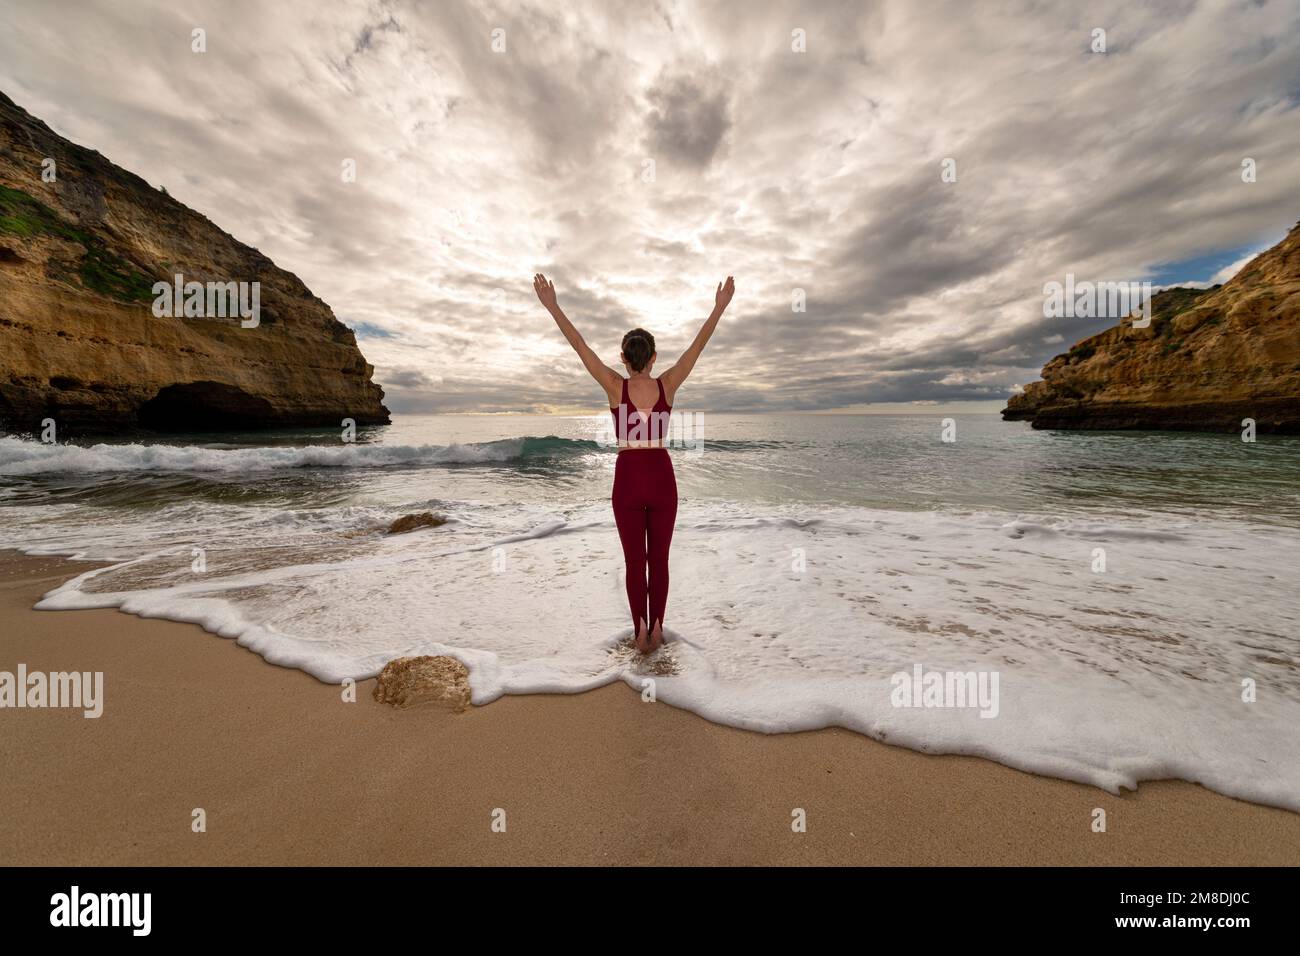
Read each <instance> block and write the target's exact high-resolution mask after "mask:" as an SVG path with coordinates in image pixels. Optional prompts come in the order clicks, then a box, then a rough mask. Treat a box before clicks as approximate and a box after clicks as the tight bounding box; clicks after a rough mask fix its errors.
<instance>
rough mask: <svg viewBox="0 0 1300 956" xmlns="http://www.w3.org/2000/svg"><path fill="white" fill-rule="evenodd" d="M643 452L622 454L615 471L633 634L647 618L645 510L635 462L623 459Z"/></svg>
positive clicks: (645, 626)
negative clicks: (633, 468)
mask: <svg viewBox="0 0 1300 956" xmlns="http://www.w3.org/2000/svg"><path fill="white" fill-rule="evenodd" d="M637 454H645V453H644V452H635V451H630V452H623V453H622V454H620V455H619V456H618V462H617V463H616V465H615V468H614V494H613V498H612V502H613V506H614V524H615V525H617V526H618V539H619V541H620V542H621V543H622V545H623V578H624V582H625V584H626V586H627V604H628V610H629V611H630V612H631V614H632V633H633V634H640V633H641V631H642V629H648V627H649V621H648V619H647V618H646V576H645V571H646V508H645V498H644V497H643V496H642V495H641V494H639V493H638V492H639V486H640V482H639V481H638V476H637V475H636V474H634V473H633V472H632V470H631V469H632V467H633V466H634V464H635V463H634V462H632V461H631V460H630V459H625V456H626V455H637Z"/></svg>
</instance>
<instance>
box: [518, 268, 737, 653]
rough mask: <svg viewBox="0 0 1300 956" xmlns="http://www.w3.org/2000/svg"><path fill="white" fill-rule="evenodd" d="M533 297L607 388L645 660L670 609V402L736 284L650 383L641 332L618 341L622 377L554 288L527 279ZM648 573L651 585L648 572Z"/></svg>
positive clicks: (651, 343)
mask: <svg viewBox="0 0 1300 956" xmlns="http://www.w3.org/2000/svg"><path fill="white" fill-rule="evenodd" d="M533 288H534V289H535V290H536V292H537V298H539V299H540V300H541V302H542V305H544V306H546V309H547V311H548V312H550V313H551V316H552V318H554V319H555V324H556V325H558V326H559V327H560V331H561V332H563V333H564V337H565V338H566V339H568V340H569V344H570V345H572V346H573V350H574V351H575V352H577V353H578V358H580V359H582V364H583V365H584V366H586V368H587V371H588V372H590V373H591V377H592V378H594V379H595V380H596V381H597V382H599V383H600V384H601V386H602V387H603V388H604V389H605V395H606V397H607V398H608V399H609V405H610V408H609V410H610V413H611V414H613V416H614V429H615V434H616V435H617V436H618V460H617V463H616V464H615V466H614V493H613V496H612V500H613V504H614V523H615V524H616V525H618V536H619V539H620V540H621V541H622V543H623V560H624V561H625V562H626V565H627V571H626V582H627V602H628V606H629V608H630V609H631V612H632V629H633V631H634V632H635V633H636V641H635V642H636V649H637V650H638V651H640V652H641V653H642V654H651V653H653V652H654V651H656V650H658V649H659V647H660V645H662V644H663V642H664V608H665V606H666V605H667V604H668V547H669V545H670V544H671V543H672V539H673V523H674V522H675V521H676V520H677V481H676V479H675V478H674V476H673V462H672V459H671V458H670V457H669V456H668V449H667V448H665V447H664V438H665V437H666V436H667V434H668V417H669V414H670V413H671V412H672V407H673V398H674V397H676V395H677V390H678V389H679V388H681V387H682V382H684V381H686V376H688V375H690V374H691V369H693V368H694V367H695V360H696V359H698V358H699V357H700V353H701V352H703V351H704V346H705V345H706V344H707V343H708V341H709V337H710V336H711V335H713V330H714V329H715V328H717V325H718V319H720V318H722V313H723V312H724V311H726V308H727V304H728V303H730V302H731V297H732V295H733V294H734V293H735V291H736V283H735V280H734V279H732V277H731V276H727V281H726V282H725V283H723V282H719V283H718V289H717V292H716V293H715V294H714V305H713V313H712V314H711V315H710V316H709V319H708V321H707V322H705V323H704V327H703V328H702V329H700V331H699V333H698V334H696V336H695V341H694V342H692V343H691V347H690V348H688V349H687V350H686V351H685V352H683V353H682V357H681V358H679V359H678V360H677V364H676V365H674V366H673V367H672V368H670V369H669V370H668V371H666V372H664V373H663V374H662V375H660V376H659V378H657V379H655V378H652V377H651V376H650V370H651V369H652V368H654V364H655V340H654V336H652V335H651V334H650V333H649V332H647V331H645V330H644V329H633V330H632V331H631V332H629V333H627V335H625V336H623V349H622V354H621V355H620V359H621V360H622V362H623V365H624V367H625V368H626V369H627V378H624V377H623V376H622V375H619V374H618V372H616V371H614V369H612V368H610V367H609V366H608V365H602V364H601V361H600V359H599V358H597V357H596V353H595V352H593V351H592V350H591V346H589V345H588V344H587V343H586V342H585V341H583V338H582V336H581V335H579V334H578V330H577V329H575V328H574V327H573V323H572V322H570V321H569V317H568V316H567V315H565V314H564V310H562V309H561V308H560V306H559V303H557V302H556V300H555V285H554V283H551V282H548V281H547V279H546V276H544V275H542V274H540V273H538V274H537V275H535V276H533ZM647 566H648V568H649V582H648V584H647V581H646V570H647Z"/></svg>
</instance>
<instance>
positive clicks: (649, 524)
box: [612, 448, 677, 632]
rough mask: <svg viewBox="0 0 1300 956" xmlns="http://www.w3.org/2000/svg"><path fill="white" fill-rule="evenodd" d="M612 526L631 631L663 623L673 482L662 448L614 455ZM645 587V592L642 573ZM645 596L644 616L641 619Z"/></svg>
mask: <svg viewBox="0 0 1300 956" xmlns="http://www.w3.org/2000/svg"><path fill="white" fill-rule="evenodd" d="M612 500H613V503H614V523H615V524H616V525H618V537H619V540H620V541H622V542H623V559H624V561H625V562H626V564H627V573H626V575H625V577H626V580H627V603H628V607H629V608H630V609H631V611H632V630H633V631H634V632H635V631H636V630H637V627H638V626H639V625H640V623H641V621H645V622H646V627H647V628H653V627H654V626H655V624H656V623H662V622H663V619H664V606H665V605H667V603H668V546H669V545H670V544H671V543H672V540H673V523H674V522H675V521H676V520H677V479H676V478H675V477H674V476H673V460H672V458H671V457H670V456H669V454H668V451H667V450H666V449H664V448H638V449H634V450H631V451H621V452H619V453H618V461H617V462H616V463H615V465H614V494H613V499H612ZM647 567H648V570H649V572H650V586H649V588H648V589H647V587H646V571H647ZM647 591H648V599H649V615H648V616H647V613H646V609H647Z"/></svg>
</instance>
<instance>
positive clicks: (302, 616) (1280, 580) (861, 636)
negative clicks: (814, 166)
mask: <svg viewBox="0 0 1300 956" xmlns="http://www.w3.org/2000/svg"><path fill="white" fill-rule="evenodd" d="M607 417H608V416H596V417H590V418H588V417H573V418H560V417H536V416H530V417H523V416H521V417H505V416H463V417H454V416H440V417H407V418H399V419H398V420H397V421H396V422H395V424H393V425H392V426H388V427H385V428H377V429H371V430H363V431H362V432H361V433H359V435H358V436H357V441H356V442H355V443H351V444H347V443H344V442H342V441H341V439H340V436H339V435H338V433H336V432H321V431H317V432H298V433H288V432H283V433H260V434H249V435H236V436H228V435H227V436H221V437H219V438H216V437H214V436H200V435H193V436H174V437H171V438H169V439H168V440H166V441H165V442H162V441H156V442H151V443H148V444H136V443H130V442H117V443H105V444H93V445H92V444H89V443H87V444H81V445H54V446H51V445H43V444H40V443H37V442H33V441H30V440H24V439H18V438H0V546H5V547H13V548H20V549H22V550H24V551H27V552H29V553H43V554H63V555H70V556H75V557H78V558H83V559H87V560H95V561H108V562H112V564H111V565H110V566H109V567H107V568H103V569H99V570H91V571H88V572H87V573H85V574H82V575H81V576H79V577H77V578H75V579H74V580H72V581H70V582H68V583H67V584H65V585H64V586H62V587H60V588H57V589H55V590H54V591H52V592H50V593H49V594H48V595H46V596H45V597H44V599H43V600H42V601H41V602H40V604H39V605H38V607H42V608H82V607H118V608H121V609H122V610H124V611H126V612H129V613H134V614H139V615H142V616H147V617H165V618H170V619H174V620H180V621H193V622H196V623H199V624H201V625H202V626H203V627H205V628H206V629H208V630H209V631H211V632H213V633H214V634H218V635H221V636H222V637H225V638H232V639H235V640H238V641H239V643H241V644H242V645H244V646H246V647H248V648H250V649H252V650H254V651H256V652H257V653H258V654H260V655H262V656H263V657H265V658H266V659H267V660H268V661H271V662H273V663H275V664H280V665H283V666H287V667H296V668H301V669H302V670H305V671H307V672H308V673H311V674H313V675H315V676H316V677H318V678H319V679H321V680H323V681H331V682H338V681H341V680H343V679H344V678H349V677H351V678H357V679H360V678H365V677H370V676H373V675H375V674H376V673H378V671H379V670H380V669H381V668H382V667H383V665H384V663H385V662H387V661H388V660H391V659H392V658H395V657H400V656H403V655H413V654H448V655H451V656H452V657H455V658H457V659H459V660H461V661H462V662H464V663H465V664H466V665H467V666H468V667H469V669H470V683H471V688H472V690H473V695H474V701H475V703H476V704H487V703H489V702H491V701H492V700H494V699H495V698H497V697H499V696H500V695H502V694H523V693H537V692H576V691H581V690H585V689H588V688H592V687H596V686H599V685H601V684H606V683H610V682H612V681H618V680H622V681H625V682H627V683H628V684H630V685H631V686H633V687H635V688H636V689H637V690H639V691H640V690H643V689H645V688H646V687H648V686H652V687H653V692H654V695H655V696H656V698H657V699H658V700H659V701H662V702H667V703H669V704H672V705H675V706H679V707H684V708H687V709H690V710H692V711H695V712H697V713H699V714H701V715H702V716H704V717H706V718H708V719H710V720H714V721H718V722H721V723H726V724H731V725H734V726H738V727H746V728H751V729H755V730H760V731H766V732H783V731H794V730H802V729H811V728H818V727H826V726H841V727H845V728H848V729H851V730H854V731H857V732H860V733H863V734H866V735H868V736H871V737H874V738H876V739H880V740H884V741H887V742H890V743H896V744H901V745H904V746H908V747H912V748H915V749H918V750H924V751H930V752H947V753H966V754H976V755H980V756H985V757H989V758H992V759H994V760H997V761H1000V762H1002V763H1005V764H1008V765H1010V766H1013V767H1017V768H1021V769H1024V770H1030V771H1034V772H1039V773H1044V774H1049V775H1053V776H1058V777H1063V778H1067V779H1070V780H1077V781H1082V782H1086V783H1090V784H1094V785H1096V786H1099V787H1103V788H1105V789H1107V790H1110V791H1112V792H1115V791H1117V790H1118V789H1119V788H1121V787H1134V786H1136V785H1137V783H1138V782H1139V781H1141V780H1148V779H1159V778H1168V777H1175V778H1181V779H1185V780H1191V781H1197V782H1200V783H1202V784H1204V785H1205V786H1207V787H1210V788H1212V789H1214V790H1217V791H1220V792H1222V793H1226V794H1229V795H1233V796H1238V797H1242V798H1244V799H1249V800H1254V801H1259V802H1263V803H1268V804H1273V805H1276V806H1283V807H1288V808H1290V809H1292V810H1297V811H1300V746H1297V743H1296V740H1297V738H1296V728H1297V727H1300V590H1298V589H1297V588H1296V571H1297V568H1300V440H1297V439H1288V438H1268V437H1262V438H1260V439H1259V440H1258V441H1257V442H1254V443H1244V442H1242V441H1241V440H1240V439H1239V438H1237V437H1236V436H1231V435H1228V436H1217V435H1193V434H1172V433H1171V434H1156V433H1152V434H1118V433H1068V432H1059V433H1054V432H1035V431H1033V430H1032V429H1030V428H1029V426H1028V425H1027V424H1024V423H1004V422H1002V421H1000V420H999V419H998V418H997V417H996V416H991V415H958V416H953V417H954V419H955V422H956V436H955V437H956V440H955V441H952V442H945V441H943V440H942V437H943V427H942V420H941V419H940V418H939V417H935V416H923V415H918V416H896V417H895V416H869V415H862V416H859V415H854V416H848V415H789V416H774V415H750V416H743V415H718V416H713V415H705V416H703V417H702V418H701V419H700V423H701V424H702V435H701V434H696V435H694V436H692V439H691V441H690V442H689V446H688V447H678V448H675V449H674V450H673V451H672V455H673V459H674V466H675V469H676V473H677V482H678V489H679V493H680V496H681V504H680V508H679V512H678V521H677V530H676V533H675V537H674V541H673V550H672V562H671V568H672V586H671V592H670V596H669V604H668V612H667V619H666V622H665V628H666V632H667V634H668V637H669V643H668V644H667V645H666V646H665V647H664V649H663V650H661V651H660V652H659V653H658V654H656V655H653V656H652V657H650V658H648V659H643V658H641V657H640V656H639V655H637V654H636V653H635V652H634V651H633V650H632V648H631V647H630V643H629V638H630V633H629V629H628V626H627V616H628V614H627V608H626V604H625V598H624V591H623V581H622V573H623V568H622V557H621V552H620V551H619V548H618V539H617V535H616V533H615V530H614V525H613V520H612V516H611V514H610V509H609V493H610V486H611V482H612V478H613V468H614V460H615V453H614V451H613V450H612V449H610V448H609V447H608V446H607V445H605V444H604V443H603V438H604V437H606V435H605V427H604V422H605V420H606V419H607ZM633 454H635V452H633ZM426 510H429V511H435V512H439V513H441V514H443V515H445V516H446V517H447V518H448V519H449V520H448V523H447V524H445V525H443V526H442V527H439V528H436V529H425V530H421V531H417V532H414V533H411V534H406V535H396V536H389V535H386V534H384V529H385V528H386V526H387V525H388V523H389V522H391V521H392V520H393V519H395V518H397V517H398V516H400V515H403V514H407V513H410V512H414V511H426ZM200 553H201V555H202V560H203V564H202V569H201V570H196V563H195V562H196V555H197V554H200ZM918 672H919V674H920V675H921V676H920V677H915V678H914V679H909V680H906V681H905V680H903V679H902V678H899V677H896V676H895V675H899V674H905V675H909V676H911V675H917V674H918ZM932 673H937V674H940V675H944V674H948V673H953V674H972V675H975V676H976V677H977V678H978V680H979V681H980V682H982V684H981V686H983V687H984V688H985V689H986V690H992V689H995V690H996V697H994V698H987V699H985V700H983V701H982V702H981V705H980V706H977V707H976V706H900V704H902V703H906V702H907V701H906V699H905V698H903V697H901V696H900V695H901V694H902V692H903V689H904V688H905V687H906V688H907V689H912V688H913V687H914V686H919V687H922V688H924V687H925V686H926V684H925V683H924V675H927V674H932ZM913 680H915V681H916V683H915V684H914V682H913ZM648 682H652V685H651V684H650V683H648ZM1244 698H1245V699H1244ZM918 700H919V702H921V703H926V702H930V703H934V702H936V701H938V702H942V703H947V704H953V703H960V701H954V700H951V699H942V698H929V697H925V698H924V699H921V697H920V696H918ZM966 703H967V704H969V703H971V702H970V701H966ZM863 786H870V782H869V781H864V782H863Z"/></svg>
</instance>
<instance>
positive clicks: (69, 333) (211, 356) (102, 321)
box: [0, 93, 388, 438]
mask: <svg viewBox="0 0 1300 956" xmlns="http://www.w3.org/2000/svg"><path fill="white" fill-rule="evenodd" d="M50 160H53V164H51V163H50V162H49V161H50ZM51 172H52V174H53V181H47V180H49V179H50V174H51ZM178 273H179V274H181V275H183V276H184V279H185V281H186V282H189V281H194V282H199V283H209V282H211V283H222V284H224V283H240V282H243V283H247V284H248V286H247V288H249V289H251V288H252V283H254V282H256V283H258V284H259V285H258V289H259V291H260V295H259V305H260V311H259V315H258V324H257V325H256V327H248V328H246V327H244V324H245V323H243V322H241V318H240V316H239V315H237V314H230V313H226V314H227V315H229V317H225V318H223V317H220V316H219V314H218V313H219V312H221V311H224V310H218V309H206V310H205V311H204V314H201V315H192V316H190V317H182V318H174V317H161V318H160V317H158V316H156V315H155V314H154V310H153V308H152V306H153V303H154V300H155V295H154V293H153V291H152V288H153V284H154V283H155V282H158V281H165V282H172V281H173V277H174V276H175V275H176V274H178ZM223 287H224V286H223ZM373 372H374V369H373V368H372V367H371V366H370V365H368V364H366V360H365V358H364V357H363V356H362V355H361V352H360V350H359V349H358V348H357V343H356V338H355V336H354V335H353V333H352V331H351V330H350V329H348V328H347V326H345V325H343V324H342V323H341V322H339V321H338V320H337V319H336V318H335V317H334V313H333V312H331V311H330V308H329V306H328V305H326V304H325V303H324V302H322V301H321V300H320V299H318V298H316V296H314V295H312V293H311V292H310V290H308V289H307V287H306V286H305V285H303V283H302V282H301V281H300V280H299V279H298V278H297V277H296V276H294V275H291V274H290V273H288V272H285V271H284V270H283V269H280V268H278V267H277V266H276V265H275V264H274V263H273V262H271V260H270V259H268V258H267V257H266V256H264V255H262V254H261V253H260V252H258V251H257V250H256V249H253V248H250V247H249V246H246V245H244V244H243V243H241V242H238V241H237V240H235V239H234V238H233V237H231V236H230V235H228V234H227V233H225V232H223V231H221V230H220V229H219V228H217V226H215V225H214V224H213V223H212V222H210V221H209V220H208V219H206V218H205V217H203V216H201V215H199V214H198V213H196V212H194V211H193V210H191V209H189V208H187V207H185V206H183V205H182V204H181V203H179V202H176V201H175V200H173V199H172V198H170V197H169V196H168V195H167V194H166V192H164V191H162V190H160V189H156V188H154V187H152V186H150V185H149V184H148V183H146V182H145V181H144V180H143V179H141V178H140V177H138V176H135V175H133V174H132V173H129V172H127V171H126V170H123V169H120V168H119V167H117V166H115V165H113V163H111V162H109V161H108V160H107V159H105V158H104V157H103V156H101V155H100V154H99V153H97V152H94V151H93V150H89V149H84V148H82V147H80V146H77V145H75V144H73V143H70V142H68V141H67V140H65V139H63V138H62V137H60V136H58V135H56V134H55V133H54V132H53V131H51V130H50V129H49V127H47V126H46V125H45V124H44V123H42V122H41V121H40V120H38V119H36V118H34V117H32V116H30V115H29V114H28V113H27V112H25V111H24V110H22V109H21V108H19V107H18V106H16V105H15V104H14V103H13V101H12V100H10V99H9V98H8V97H6V96H5V95H4V94H3V93H0V431H8V432H35V431H39V430H40V429H41V421H42V420H43V419H45V418H52V419H54V421H55V423H56V425H57V426H58V429H59V432H58V435H59V437H60V438H62V437H66V436H68V435H74V434H76V433H78V432H108V431H122V430H128V431H129V430H132V429H136V428H147V429H155V430H163V431H206V430H222V429H230V428H257V427H281V426H310V425H320V426H334V427H337V426H338V425H339V423H340V421H341V420H342V419H344V418H352V419H354V420H355V421H356V422H357V423H358V424H370V423H377V422H387V421H388V410H387V409H386V408H385V407H384V405H383V402H382V399H383V395H384V393H383V389H381V388H380V387H379V386H378V385H376V384H375V383H374V382H372V381H371V376H372V374H373Z"/></svg>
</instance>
